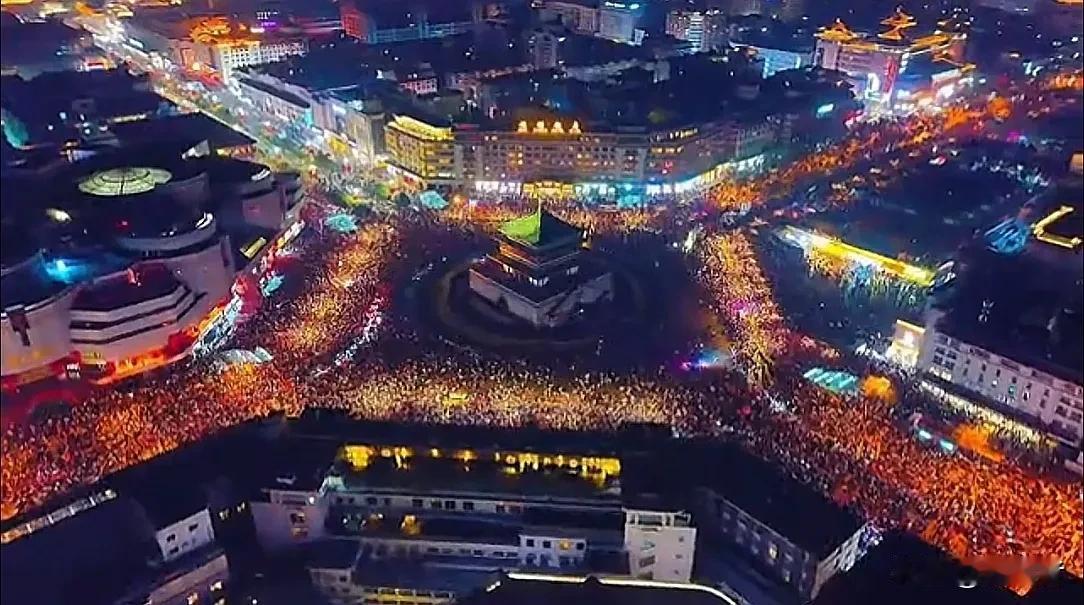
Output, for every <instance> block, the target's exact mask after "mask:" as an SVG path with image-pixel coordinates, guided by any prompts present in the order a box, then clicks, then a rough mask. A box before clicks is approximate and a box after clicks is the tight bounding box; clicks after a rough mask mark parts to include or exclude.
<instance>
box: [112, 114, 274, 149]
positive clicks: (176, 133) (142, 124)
mask: <svg viewBox="0 0 1084 605" xmlns="http://www.w3.org/2000/svg"><path fill="white" fill-rule="evenodd" d="M109 130H110V131H111V132H112V133H113V134H115V135H116V136H117V139H119V140H120V142H121V144H122V145H125V146H127V145H132V144H143V143H147V142H150V141H162V140H171V141H189V142H191V143H193V144H195V143H199V142H201V141H207V144H208V145H209V146H210V148H211V150H212V151H214V150H216V149H229V148H231V147H242V146H246V145H251V144H253V143H255V141H254V140H253V139H251V138H249V137H248V136H247V135H245V134H243V133H241V132H238V131H237V130H235V129H233V128H230V127H229V126H226V125H225V124H223V123H222V122H219V121H218V120H216V119H214V118H212V117H210V116H209V115H207V114H204V113H201V112H194V113H185V114H178V115H170V116H161V117H156V118H154V119H147V120H136V121H132V122H122V123H119V124H113V125H112V126H110V127H109Z"/></svg>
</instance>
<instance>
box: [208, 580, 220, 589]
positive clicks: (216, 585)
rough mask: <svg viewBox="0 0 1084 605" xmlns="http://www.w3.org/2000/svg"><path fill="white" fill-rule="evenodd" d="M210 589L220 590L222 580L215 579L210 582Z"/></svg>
mask: <svg viewBox="0 0 1084 605" xmlns="http://www.w3.org/2000/svg"><path fill="white" fill-rule="evenodd" d="M211 590H222V580H215V581H214V583H212V584H211Z"/></svg>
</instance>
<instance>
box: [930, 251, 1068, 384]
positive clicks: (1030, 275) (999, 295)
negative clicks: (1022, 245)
mask: <svg viewBox="0 0 1084 605" xmlns="http://www.w3.org/2000/svg"><path fill="white" fill-rule="evenodd" d="M1051 248H1053V246H1049V245H1046V244H1043V243H1034V244H1033V245H1032V246H1030V247H1029V249H1028V250H1027V251H1026V252H1025V253H1024V254H1021V255H1018V256H1005V255H998V254H995V253H993V252H989V251H986V250H975V251H969V252H968V254H967V255H965V256H963V257H962V261H963V262H961V263H957V264H958V265H960V267H962V271H960V272H959V277H958V278H957V279H956V282H955V284H954V286H953V287H952V289H951V290H950V291H949V292H947V293H946V294H945V295H944V296H943V297H942V298H940V299H939V300H937V302H936V305H937V306H938V307H939V308H940V309H941V310H943V311H944V312H945V315H944V316H943V317H942V318H941V319H940V321H939V322H938V326H937V327H938V330H940V331H943V332H945V333H947V334H949V335H950V336H953V337H955V338H959V339H960V340H963V341H965V342H969V343H972V344H975V345H977V346H980V347H982V348H984V349H987V350H989V351H991V352H993V353H996V354H998V355H1002V356H1004V357H1006V358H1008V359H1011V360H1013V361H1015V362H1017V363H1021V364H1025V365H1028V366H1032V367H1035V368H1036V369H1039V370H1042V371H1045V372H1048V373H1050V374H1052V375H1054V376H1056V377H1058V378H1060V379H1062V380H1066V381H1069V382H1074V383H1076V384H1080V383H1081V381H1082V380H1084V375H1082V372H1084V369H1082V368H1084V347H1082V346H1081V338H1082V334H1084V296H1082V292H1084V274H1082V273H1084V267H1082V266H1081V262H1080V254H1079V253H1065V254H1061V253H1062V252H1067V251H1064V250H1062V249H1060V248H1058V249H1056V250H1054V252H1056V253H1057V254H1048V253H1049V252H1051V250H1050V249H1051ZM1006 284H1011V287H1005V286H1006Z"/></svg>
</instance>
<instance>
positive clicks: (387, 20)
mask: <svg viewBox="0 0 1084 605" xmlns="http://www.w3.org/2000/svg"><path fill="white" fill-rule="evenodd" d="M353 4H354V5H355V6H356V7H357V8H358V9H359V10H360V11H361V12H362V13H364V14H365V15H366V16H367V17H368V18H369V19H370V20H371V21H372V27H374V28H375V29H398V28H404V27H414V26H417V25H418V24H419V23H422V22H423V20H424V22H426V23H430V24H436V23H456V22H462V21H471V20H472V15H471V5H470V4H469V3H466V2H446V1H444V0H416V1H414V2H410V3H404V2H400V1H399V0H354V2H353Z"/></svg>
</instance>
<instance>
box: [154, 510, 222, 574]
mask: <svg viewBox="0 0 1084 605" xmlns="http://www.w3.org/2000/svg"><path fill="white" fill-rule="evenodd" d="M154 540H155V542H157V544H158V549H159V551H161V553H162V559H163V560H164V561H166V562H169V561H173V560H175V559H179V558H181V557H183V556H184V555H186V554H188V553H190V552H192V551H194V550H196V549H198V548H201V547H203V546H206V545H208V544H211V543H213V542H214V541H215V532H214V529H213V528H212V527H211V514H210V513H209V512H207V509H202V510H200V511H199V512H197V513H195V514H193V515H191V516H188V517H185V518H184V519H181V520H179V521H176V522H174V523H171V524H170V525H167V526H165V527H161V528H158V529H157V530H156V531H155V532H154Z"/></svg>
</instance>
